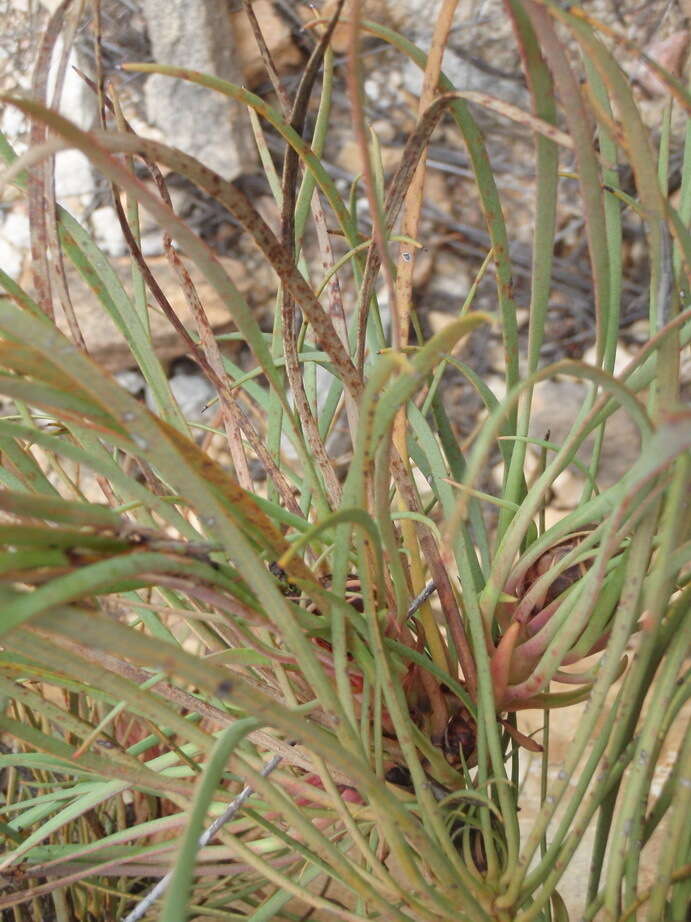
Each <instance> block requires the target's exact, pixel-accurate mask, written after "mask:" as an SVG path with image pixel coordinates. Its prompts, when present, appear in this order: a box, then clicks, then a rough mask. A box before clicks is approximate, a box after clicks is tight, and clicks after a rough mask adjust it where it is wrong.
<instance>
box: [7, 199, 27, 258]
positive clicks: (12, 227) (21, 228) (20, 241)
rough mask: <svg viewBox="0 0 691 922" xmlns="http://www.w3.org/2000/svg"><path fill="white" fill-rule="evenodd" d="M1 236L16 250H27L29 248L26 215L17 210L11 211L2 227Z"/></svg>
mask: <svg viewBox="0 0 691 922" xmlns="http://www.w3.org/2000/svg"><path fill="white" fill-rule="evenodd" d="M2 236H3V237H4V238H5V240H7V241H8V242H9V243H11V245H12V246H13V247H16V248H17V249H18V250H28V248H29V247H30V246H31V231H30V227H29V217H28V215H27V214H26V213H25V212H23V211H20V210H19V209H14V210H13V211H11V212H10V213H9V214H8V215H7V217H6V218H5V223H4V224H3V225H2Z"/></svg>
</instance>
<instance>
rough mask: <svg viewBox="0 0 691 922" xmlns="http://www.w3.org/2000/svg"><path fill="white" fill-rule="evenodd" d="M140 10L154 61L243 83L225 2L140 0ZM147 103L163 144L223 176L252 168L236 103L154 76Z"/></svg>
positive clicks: (244, 126)
mask: <svg viewBox="0 0 691 922" xmlns="http://www.w3.org/2000/svg"><path fill="white" fill-rule="evenodd" d="M143 9H144V14H145V17H146V21H147V24H148V30H149V36H150V38H151V43H152V46H153V57H154V60H156V61H157V62H159V63H161V64H175V65H178V66H182V67H188V68H190V69H191V70H197V71H202V72H203V73H208V74H214V75H216V76H218V77H222V78H223V79H224V80H229V81H231V82H233V83H242V72H241V69H240V66H239V64H238V61H237V54H236V41H235V35H234V32H233V29H232V27H231V22H230V18H229V16H228V12H227V6H226V3H225V2H224V0H195V2H193V3H190V2H187V0H173V2H171V0H144V2H143ZM191 36H194V39H193V40H191V38H190V37H191ZM146 105H147V113H148V118H149V120H150V121H151V122H152V124H154V125H155V126H156V127H157V128H159V129H160V130H161V131H162V132H163V133H164V135H165V138H166V142H167V143H168V144H170V145H172V146H173V147H179V148H180V149H181V150H183V151H185V153H188V154H191V155H192V156H194V157H197V158H198V159H200V160H201V161H203V162H204V163H205V164H206V165H207V166H209V167H211V169H213V170H216V172H218V173H220V174H221V175H222V176H224V177H225V178H226V179H234V178H235V177H236V176H239V175H240V174H241V173H243V172H251V170H252V168H253V165H254V162H255V159H256V158H255V152H254V148H253V145H252V142H251V134H250V127H249V121H248V119H247V115H246V114H245V112H244V108H243V107H242V106H241V105H240V104H239V103H237V102H235V101H234V100H231V99H229V98H228V97H225V96H222V95H220V94H219V93H215V92H213V91H211V90H208V89H205V88H204V87H200V86H196V85H195V84H193V83H188V82H187V81H184V80H173V79H171V78H170V77H164V76H162V75H159V74H153V75H152V76H151V77H149V79H148V80H147V83H146ZM210 126H213V130H211V131H210V130H209V128H210Z"/></svg>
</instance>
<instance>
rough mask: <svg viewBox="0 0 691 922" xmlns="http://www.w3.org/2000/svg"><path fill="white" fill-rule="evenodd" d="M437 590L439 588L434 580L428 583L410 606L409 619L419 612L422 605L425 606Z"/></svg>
mask: <svg viewBox="0 0 691 922" xmlns="http://www.w3.org/2000/svg"><path fill="white" fill-rule="evenodd" d="M436 588H437V584H436V583H435V582H434V580H433V579H431V580H430V581H429V582H428V583H427V585H426V586H425V588H424V589H423V590H422V592H420V593H419V594H418V595H416V596H415V598H414V599H413V601H412V602H411V603H410V605H409V606H408V617H410V616H411V615H414V614H415V612H416V611H417V610H418V608H420V606H421V605H424V604H425V602H426V601H427V599H428V598H429V597H430V596H431V595H432V593H433V592H434V591H435V590H436Z"/></svg>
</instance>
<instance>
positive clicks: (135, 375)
mask: <svg viewBox="0 0 691 922" xmlns="http://www.w3.org/2000/svg"><path fill="white" fill-rule="evenodd" d="M113 377H114V378H115V380H116V381H117V382H118V384H119V385H120V387H124V388H125V390H126V391H129V393H130V394H132V396H133V397H142V396H143V395H144V392H145V391H146V381H145V380H144V376H143V375H142V374H141V373H140V372H139V371H137V370H136V368H128V369H126V370H125V371H118V372H117V373H116V374H115V375H113Z"/></svg>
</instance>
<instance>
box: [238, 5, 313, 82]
mask: <svg viewBox="0 0 691 922" xmlns="http://www.w3.org/2000/svg"><path fill="white" fill-rule="evenodd" d="M252 9H253V10H254V15H255V16H256V17H257V22H258V23H259V26H260V28H261V31H262V35H263V36H264V41H265V42H266V45H267V48H268V49H269V52H270V54H271V58H272V60H273V62H274V64H275V66H276V70H277V71H278V73H279V74H282V73H284V72H285V70H286V69H290V68H294V67H299V66H300V65H301V64H302V63H303V59H302V54H301V53H300V50H299V48H297V47H296V45H295V43H294V42H293V38H292V35H291V34H290V28H289V26H288V23H287V22H286V20H285V19H284V18H283V17H281V16H280V15H279V14H278V13H277V12H276V10H275V9H274V4H273V3H271V2H270V0H255V2H254V3H253V4H252ZM230 23H231V28H232V32H233V36H234V38H235V48H236V53H237V59H238V62H239V65H240V69H241V70H242V80H243V82H244V83H245V84H246V85H247V86H250V87H251V86H256V85H257V83H260V82H263V81H264V80H266V79H267V74H266V68H265V67H264V62H263V61H262V57H261V55H260V53H259V49H258V48H257V43H256V41H255V38H254V33H253V32H252V28H251V26H250V24H249V22H248V19H247V14H246V13H245V10H244V8H243V6H242V4H241V3H240V4H237V7H236V9H234V10H233V11H232V12H231V13H230Z"/></svg>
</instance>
